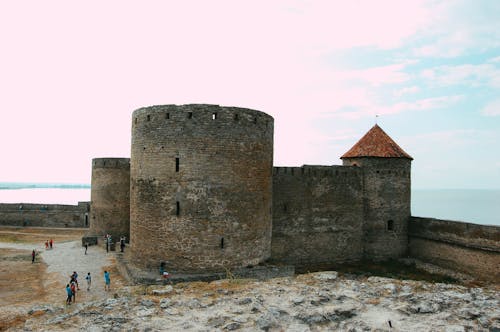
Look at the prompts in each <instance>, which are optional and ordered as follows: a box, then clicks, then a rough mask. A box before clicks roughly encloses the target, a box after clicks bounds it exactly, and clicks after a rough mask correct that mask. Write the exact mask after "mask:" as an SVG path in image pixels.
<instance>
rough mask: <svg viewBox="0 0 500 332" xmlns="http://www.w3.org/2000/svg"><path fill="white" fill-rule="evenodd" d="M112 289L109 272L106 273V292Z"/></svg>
mask: <svg viewBox="0 0 500 332" xmlns="http://www.w3.org/2000/svg"><path fill="white" fill-rule="evenodd" d="M110 288H111V278H110V277H109V272H108V271H104V290H107V291H109V290H110Z"/></svg>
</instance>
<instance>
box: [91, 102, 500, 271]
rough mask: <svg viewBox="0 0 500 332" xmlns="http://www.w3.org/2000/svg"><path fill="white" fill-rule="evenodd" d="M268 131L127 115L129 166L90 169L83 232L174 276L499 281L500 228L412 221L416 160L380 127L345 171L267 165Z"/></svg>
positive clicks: (241, 112) (236, 119)
mask: <svg viewBox="0 0 500 332" xmlns="http://www.w3.org/2000/svg"><path fill="white" fill-rule="evenodd" d="M273 128H274V120H273V118H272V117H271V116H269V115H267V114H265V113H263V112H259V111H256V110H251V109H246V108H238V107H221V106H218V105H205V104H191V105H163V106H151V107H145V108H140V109H138V110H136V111H134V112H133V114H132V144H131V158H130V159H126V158H96V159H94V160H93V164H92V186H91V188H92V189H91V205H90V216H91V218H90V231H89V234H90V235H94V236H99V237H101V236H103V235H104V234H107V233H109V234H111V235H112V237H113V238H114V239H119V238H120V237H121V236H126V237H127V239H130V244H129V247H130V248H129V249H127V250H130V253H129V254H130V258H131V261H132V262H133V263H134V264H135V265H136V266H139V267H141V268H143V269H150V270H157V269H158V266H159V265H160V263H161V262H167V264H168V268H169V270H171V271H174V272H177V273H203V272H211V271H212V272H215V271H224V270H225V269H236V268H244V267H251V266H255V265H258V264H261V263H265V262H271V263H274V264H288V265H293V266H302V267H307V266H321V265H324V266H327V265H329V266H332V265H334V264H339V263H346V262H358V261H363V260H387V259H396V258H401V257H407V256H409V255H410V256H412V257H416V258H422V259H424V260H427V261H431V262H434V263H437V264H440V265H443V266H445V267H452V268H456V269H459V270H460V269H462V270H464V269H465V270H467V271H468V272H470V273H472V274H476V275H479V276H485V277H486V278H491V276H493V277H494V278H496V277H498V276H499V266H500V255H499V253H500V244H499V242H500V232H499V228H498V227H495V226H481V225H472V224H465V223H457V222H451V223H453V225H452V226H450V224H449V223H450V222H449V221H439V220H435V219H425V218H416V217H412V216H411V206H410V196H411V195H410V191H411V180H410V176H411V161H412V157H411V156H410V155H408V154H407V153H406V152H405V151H404V150H403V149H402V148H401V147H399V146H398V145H397V144H396V143H395V142H394V141H393V140H392V139H391V138H390V137H389V136H388V135H387V134H386V133H385V132H384V131H383V130H382V129H381V128H380V127H379V126H378V125H375V126H374V127H373V128H371V129H370V130H369V131H368V132H367V133H366V135H365V136H363V137H362V138H361V139H360V140H359V142H358V143H356V144H355V145H354V146H353V147H352V148H351V149H350V150H349V151H347V152H346V153H345V154H344V155H343V156H342V157H341V159H342V161H343V165H342V166H315V165H314V166H312V165H311V166H310V165H304V166H302V167H273ZM455 224H463V225H472V226H471V227H472V228H473V229H474V230H473V231H472V232H470V233H468V230H469V226H467V227H466V230H465V232H464V230H462V229H461V228H460V227H459V228H460V229H461V230H460V231H457V229H458V228H457V227H455V226H456V225H455ZM412 225H417V226H416V228H415V227H412ZM474 227H475V228H474ZM422 230H425V231H422ZM434 230H436V231H435V232H434ZM413 233H415V234H416V235H415V236H413V235H412V234H413ZM432 246H445V248H444V247H443V248H438V250H439V251H440V252H448V253H447V256H446V255H445V256H446V257H441V256H439V255H437V254H436V253H434V252H432V250H431V251H429V250H426V248H430V247H432ZM464 252H465V253H467V255H465V254H464ZM463 257H467V258H466V260H464V259H463ZM478 259H479V262H478ZM488 276H489V277H488Z"/></svg>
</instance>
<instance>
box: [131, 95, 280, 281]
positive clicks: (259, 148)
mask: <svg viewBox="0 0 500 332" xmlns="http://www.w3.org/2000/svg"><path fill="white" fill-rule="evenodd" d="M273 123H274V121H273V118H272V117H271V116H269V115H267V114H265V113H262V112H259V111H255V110H250V109H244V108H236V107H221V106H218V105H181V106H177V105H165V106H152V107H146V108H142V109H138V110H136V111H135V112H134V113H133V115H132V150H131V164H130V175H131V179H130V181H131V190H130V232H131V239H130V241H131V254H132V257H133V259H134V260H135V263H136V264H139V265H141V266H143V267H148V268H153V269H158V266H159V264H160V262H162V261H166V262H167V266H168V268H169V269H170V270H177V271H185V272H197V271H209V270H224V268H226V267H227V268H235V267H241V266H246V265H256V264H258V263H260V262H262V261H264V260H265V259H267V258H269V257H270V255H271V222H272V221H271V204H272V200H271V195H272V189H271V186H272V162H273Z"/></svg>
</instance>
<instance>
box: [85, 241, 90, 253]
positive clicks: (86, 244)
mask: <svg viewBox="0 0 500 332" xmlns="http://www.w3.org/2000/svg"><path fill="white" fill-rule="evenodd" d="M88 248H89V245H88V243H85V255H86V254H87V249H88Z"/></svg>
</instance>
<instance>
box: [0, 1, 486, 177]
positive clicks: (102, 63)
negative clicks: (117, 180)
mask: <svg viewBox="0 0 500 332" xmlns="http://www.w3.org/2000/svg"><path fill="white" fill-rule="evenodd" d="M452 3H453V2H451V3H448V4H446V3H445V4H440V3H439V2H438V3H436V2H434V3H432V5H431V3H429V2H427V1H412V0H409V1H366V2H348V1H343V2H341V1H275V2H271V1H251V2H240V1H147V2H139V1H86V2H69V1H52V0H49V1H42V2H40V1H13V2H2V3H0V40H1V42H2V52H1V55H0V59H1V61H0V73H1V77H0V91H1V98H0V109H1V112H2V113H1V114H2V130H1V132H0V139H1V142H2V160H3V161H4V162H2V163H1V165H0V181H50V182H52V181H55V182H82V183H89V182H90V171H91V165H90V161H91V159H92V158H95V157H128V156H129V155H130V125H131V123H130V122H131V121H130V119H131V114H132V112H133V111H134V110H135V109H136V108H139V107H143V106H149V105H155V104H184V103H211V104H220V105H224V106H240V107H248V108H254V109H258V110H261V111H264V112H266V113H268V114H270V115H272V116H273V117H274V118H275V164H277V165H302V164H304V163H306V164H326V165H331V164H339V163H340V160H339V159H338V158H339V157H340V155H341V154H342V153H344V152H345V151H347V150H348V149H349V148H350V147H351V146H352V145H353V144H354V143H355V142H356V141H357V139H359V138H360V137H361V136H362V135H363V134H364V133H365V132H366V131H367V130H368V129H369V128H370V127H371V126H372V125H373V123H374V118H375V114H381V115H382V117H381V118H380V120H379V121H380V123H381V126H382V127H383V128H384V129H385V130H386V131H387V132H388V133H389V135H391V136H392V137H393V138H394V139H396V141H398V142H399V143H407V146H404V144H401V145H403V147H404V148H405V149H406V150H408V152H409V153H410V154H412V151H411V149H412V148H413V146H412V144H413V143H412V137H405V135H404V134H402V133H401V132H400V131H398V130H397V129H396V128H399V127H398V126H399V125H398V124H397V123H396V122H391V121H387V123H386V124H385V125H384V116H387V117H390V116H391V115H392V114H400V113H402V112H404V111H407V110H418V109H428V108H431V107H435V105H436V104H438V106H439V103H440V102H441V103H443V102H444V103H453V102H455V103H456V102H457V101H453V99H452V98H461V97H460V95H456V96H451V97H450V96H446V97H440V96H439V97H423V98H421V99H420V100H418V101H405V100H398V101H390V102H389V101H387V100H386V99H384V98H386V96H385V95H381V94H378V93H379V90H380V89H381V87H385V86H389V85H393V86H395V88H394V91H400V92H394V95H397V93H399V95H397V96H398V98H399V97H401V96H403V95H404V96H406V95H410V94H415V93H417V92H418V91H423V90H424V89H423V88H421V87H420V86H419V85H415V84H413V83H412V84H409V85H408V84H406V83H409V81H410V80H411V79H412V78H413V77H414V76H413V75H412V74H410V73H409V72H408V71H406V69H407V68H408V67H409V66H410V65H412V64H413V63H415V61H417V60H415V58H413V57H412V58H408V57H403V58H402V59H398V53H397V52H398V50H403V49H405V50H406V49H415V52H413V54H416V53H417V51H418V52H427V53H432V52H433V51H435V50H434V49H433V44H430V45H427V46H426V47H427V48H425V47H423V46H422V47H421V45H418V46H417V45H409V44H408V40H409V39H411V38H414V37H415V36H417V35H418V34H426V33H428V31H429V29H433V28H435V25H434V24H435V22H436V21H438V22H451V21H452V20H451V19H450V18H449V17H448V16H447V11H448V7H450V6H451V4H452ZM457 38H458V37H457ZM464 38H465V37H464ZM363 47H369V48H374V49H377V50H379V51H383V52H385V51H388V52H389V51H390V52H394V53H393V54H391V58H394V59H396V60H394V61H393V63H389V64H383V65H377V66H372V67H370V68H365V67H363V68H361V67H360V68H353V67H348V68H346V67H344V66H343V65H342V63H336V62H335V61H333V60H332V61H330V60H329V56H330V55H331V54H338V53H342V52H349V51H353V50H354V52H356V49H358V48H363ZM405 84H406V85H405ZM396 87H397V88H396ZM404 89H406V90H404ZM436 98H438V99H436ZM439 98H445V99H439ZM345 108H349V109H351V108H353V109H354V111H353V112H348V113H345V112H344V111H343V110H344V109H345ZM492 112H494V111H492ZM325 119H329V120H328V121H337V120H335V119H343V120H342V121H351V122H337V123H338V124H337V125H332V126H331V129H328V130H325V129H323V130H319V129H318V128H317V127H318V124H321V123H322V122H324V121H326V120H325ZM332 119H334V120H332ZM398 121H399V120H398ZM334 123H336V122H334ZM443 130H445V129H443ZM5 161H7V162H5Z"/></svg>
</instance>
